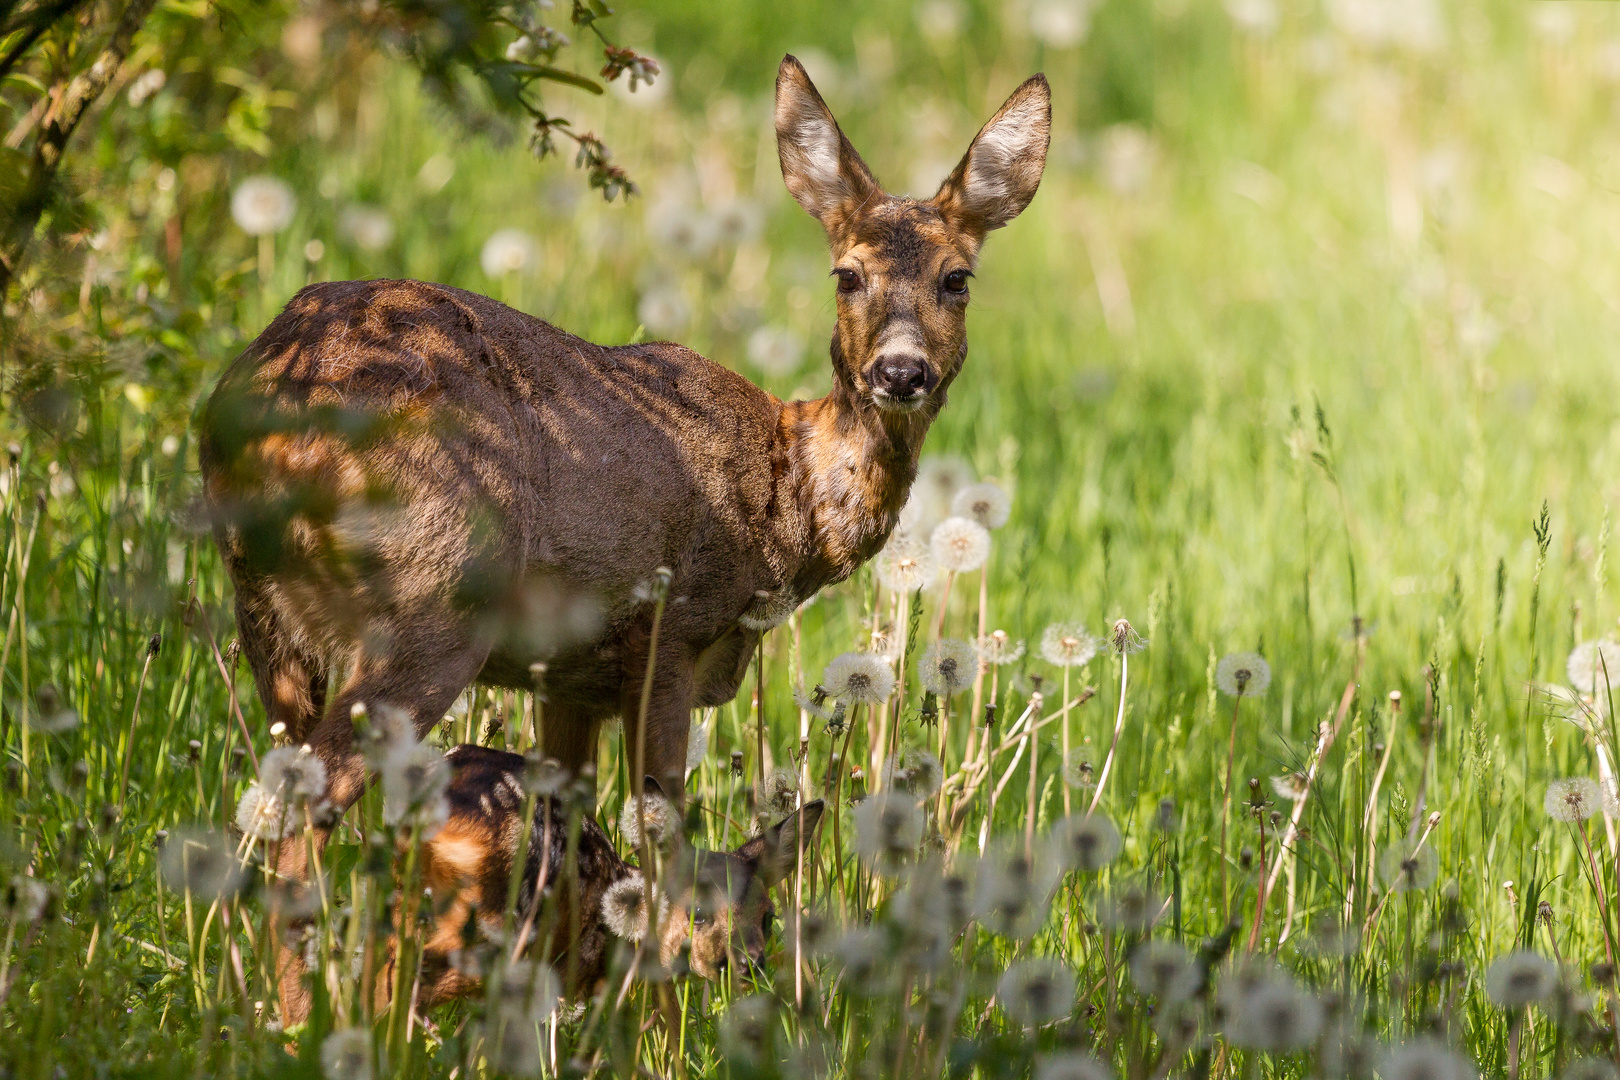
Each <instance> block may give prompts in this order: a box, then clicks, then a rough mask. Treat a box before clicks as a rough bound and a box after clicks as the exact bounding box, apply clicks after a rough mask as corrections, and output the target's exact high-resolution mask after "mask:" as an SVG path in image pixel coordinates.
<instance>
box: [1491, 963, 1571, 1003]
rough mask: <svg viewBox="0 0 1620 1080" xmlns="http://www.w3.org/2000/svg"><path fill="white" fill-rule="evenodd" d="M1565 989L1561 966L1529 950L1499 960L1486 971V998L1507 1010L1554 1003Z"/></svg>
mask: <svg viewBox="0 0 1620 1080" xmlns="http://www.w3.org/2000/svg"><path fill="white" fill-rule="evenodd" d="M1561 986H1562V982H1561V980H1560V979H1559V977H1558V967H1557V965H1555V964H1554V963H1553V962H1552V961H1551V960H1548V959H1547V958H1546V957H1544V956H1540V955H1538V954H1537V953H1533V952H1531V951H1529V950H1528V949H1517V950H1515V951H1513V952H1510V953H1507V954H1506V955H1503V956H1499V957H1497V958H1496V959H1495V960H1493V961H1491V966H1490V967H1488V968H1486V969H1485V995H1486V996H1487V997H1489V998H1490V999H1491V1001H1493V1002H1495V1003H1496V1005H1497V1006H1498V1007H1500V1008H1503V1009H1522V1008H1524V1007H1525V1006H1526V1005H1538V1004H1541V1003H1543V1002H1546V1001H1550V1000H1552V998H1553V995H1555V994H1557V993H1558V991H1559V989H1560V988H1561Z"/></svg>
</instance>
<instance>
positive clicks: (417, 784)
mask: <svg viewBox="0 0 1620 1080" xmlns="http://www.w3.org/2000/svg"><path fill="white" fill-rule="evenodd" d="M449 787H450V762H449V760H448V759H447V758H446V757H445V756H444V754H443V753H441V752H440V750H439V748H438V747H436V746H434V745H432V744H431V743H425V742H412V743H410V744H408V745H396V746H395V747H394V748H393V749H391V750H389V751H388V753H387V755H386V756H385V757H384V758H383V764H382V789H383V821H384V822H385V823H386V824H388V825H393V826H399V825H409V826H410V827H411V828H412V829H413V830H414V831H416V832H417V833H419V834H420V835H421V836H422V838H423V839H427V838H429V837H431V836H433V835H434V834H435V833H437V832H438V831H439V829H440V828H442V827H443V826H444V823H445V822H446V821H448V820H449V817H450V803H449V800H448V799H447V798H446V796H445V792H446V791H447V790H448V789H449Z"/></svg>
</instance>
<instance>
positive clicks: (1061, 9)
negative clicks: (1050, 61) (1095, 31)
mask: <svg viewBox="0 0 1620 1080" xmlns="http://www.w3.org/2000/svg"><path fill="white" fill-rule="evenodd" d="M1091 8H1092V0H1038V2H1037V3H1035V4H1032V5H1031V6H1030V9H1029V29H1030V32H1031V33H1032V34H1034V35H1035V36H1036V37H1037V38H1039V39H1040V40H1041V42H1042V43H1043V44H1046V45H1049V46H1051V47H1052V48H1054V49H1071V48H1073V47H1074V46H1076V45H1078V44H1080V43H1081V42H1082V41H1084V40H1085V39H1086V34H1087V33H1088V32H1089V31H1090V30H1091Z"/></svg>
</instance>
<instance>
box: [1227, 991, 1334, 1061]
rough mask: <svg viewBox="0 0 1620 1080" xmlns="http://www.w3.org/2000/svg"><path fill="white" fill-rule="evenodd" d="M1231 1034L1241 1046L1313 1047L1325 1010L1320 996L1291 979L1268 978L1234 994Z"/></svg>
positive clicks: (1271, 1048) (1282, 1049) (1275, 1049)
mask: <svg viewBox="0 0 1620 1080" xmlns="http://www.w3.org/2000/svg"><path fill="white" fill-rule="evenodd" d="M1228 1008H1229V1010H1230V1012H1229V1018H1228V1022H1227V1025H1226V1033H1227V1037H1228V1038H1230V1039H1231V1040H1232V1041H1233V1042H1234V1043H1236V1044H1237V1045H1239V1046H1247V1047H1252V1048H1254V1049H1256V1050H1269V1051H1273V1052H1287V1051H1290V1050H1298V1049H1301V1048H1302V1047H1306V1046H1309V1045H1310V1044H1311V1043H1312V1042H1314V1041H1316V1036H1317V1034H1318V1033H1319V1032H1320V1031H1321V1030H1322V1021H1323V1020H1324V1018H1325V1015H1326V1014H1325V1011H1324V1010H1323V1008H1322V1003H1321V1002H1320V1001H1318V1000H1317V998H1316V996H1315V995H1313V994H1311V993H1310V992H1309V991H1307V990H1306V989H1305V988H1304V987H1302V986H1299V985H1298V984H1296V983H1295V982H1293V981H1292V980H1290V979H1286V978H1283V977H1280V976H1279V977H1272V978H1264V979H1259V980H1257V981H1254V982H1252V983H1250V984H1248V985H1246V986H1245V987H1243V988H1242V990H1241V991H1240V992H1239V993H1237V994H1235V995H1232V997H1231V999H1230V1001H1229V1002H1228Z"/></svg>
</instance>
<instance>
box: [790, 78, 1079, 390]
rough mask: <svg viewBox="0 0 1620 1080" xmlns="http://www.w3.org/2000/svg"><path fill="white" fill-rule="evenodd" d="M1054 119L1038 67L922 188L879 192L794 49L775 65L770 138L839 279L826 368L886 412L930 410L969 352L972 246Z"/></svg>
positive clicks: (1018, 197)
mask: <svg viewBox="0 0 1620 1080" xmlns="http://www.w3.org/2000/svg"><path fill="white" fill-rule="evenodd" d="M1051 126H1052V102H1051V91H1050V90H1049V89H1048V88H1047V85H1046V78H1045V77H1044V76H1041V75H1036V76H1035V77H1034V78H1032V79H1030V80H1028V81H1027V82H1025V83H1024V84H1023V85H1022V86H1020V87H1019V88H1018V89H1017V90H1015V91H1013V94H1012V96H1011V97H1009V98H1008V99H1007V101H1006V103H1005V104H1004V105H1002V106H1001V108H1000V110H998V111H997V112H996V114H995V116H993V117H991V118H990V122H989V123H987V124H985V125H984V127H983V128H982V129H981V130H980V131H979V134H978V135H977V136H976V137H975V138H974V140H973V142H972V144H971V145H970V146H969V147H968V151H967V153H966V154H965V155H963V157H962V161H961V163H960V164H958V165H957V166H956V169H955V171H954V172H952V173H951V175H950V176H949V177H948V178H946V180H945V182H944V183H943V184H941V185H940V188H939V191H938V192H937V193H936V194H935V195H934V197H933V198H931V199H927V200H919V199H907V198H900V197H897V196H894V195H889V194H888V193H886V192H885V191H884V190H883V189H882V187H880V186H879V185H878V182H877V180H876V179H875V178H874V177H873V176H872V173H871V171H870V170H868V169H867V167H866V163H865V162H863V161H862V160H861V156H860V155H859V154H857V153H856V152H855V148H854V147H853V146H851V145H850V142H849V140H848V139H847V138H845V137H844V133H843V132H842V131H840V130H839V128H838V122H837V121H836V120H834V119H833V115H832V113H831V112H830V111H828V109H827V105H826V102H824V101H822V100H821V95H820V94H818V93H817V92H816V88H815V86H814V85H813V84H812V83H811V82H810V77H809V76H808V75H807V74H805V70H804V68H803V66H802V65H800V63H799V62H798V60H796V59H794V58H793V57H791V56H789V57H786V58H784V59H783V60H782V66H781V68H780V70H779V71H778V72H777V76H776V147H777V153H778V156H779V157H780V158H781V162H782V178H783V180H785V181H786V182H787V188H788V191H789V192H791V193H792V194H793V197H794V198H795V199H797V200H798V201H799V204H800V205H801V206H803V207H804V208H805V209H806V210H808V211H809V212H810V213H811V215H813V216H814V217H815V218H816V219H817V220H819V221H820V222H821V224H822V227H823V228H825V229H826V230H827V240H828V243H829V244H830V246H831V248H832V257H833V274H834V276H835V277H836V278H837V279H838V328H837V330H836V331H835V333H834V336H833V350H832V351H833V367H834V376H835V378H837V379H838V380H840V381H841V382H842V383H843V384H844V385H845V387H846V388H847V389H848V390H850V391H852V392H853V393H854V394H855V396H856V397H857V398H858V399H860V400H864V401H870V402H871V403H873V404H874V405H876V406H877V407H878V408H880V409H882V410H884V411H885V412H892V413H905V412H913V411H917V412H927V413H929V414H930V415H931V414H932V413H933V412H935V411H937V410H938V408H939V405H940V404H941V403H942V401H943V398H944V392H945V389H946V388H947V387H948V386H949V385H950V382H951V380H952V379H954V378H955V377H956V373H957V372H958V371H959V370H960V369H961V366H962V361H963V359H964V358H965V357H966V355H967V327H966V315H967V303H968V279H969V278H970V277H972V276H973V267H974V264H975V263H976V262H977V260H978V256H979V247H980V245H981V244H982V243H983V242H984V236H985V234H986V233H988V232H989V231H990V230H991V229H999V228H1000V227H1001V226H1003V225H1005V224H1007V222H1009V221H1011V220H1012V219H1013V218H1015V217H1017V216H1018V214H1019V213H1020V212H1021V211H1022V210H1023V209H1024V207H1025V206H1028V205H1029V201H1030V199H1032V198H1034V197H1035V189H1036V187H1037V186H1039V184H1040V182H1041V170H1042V169H1043V168H1044V167H1045V164H1046V146H1047V141H1048V138H1049V136H1050V133H1051Z"/></svg>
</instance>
